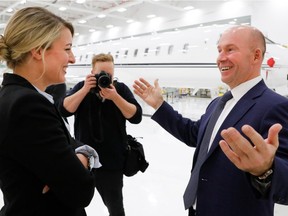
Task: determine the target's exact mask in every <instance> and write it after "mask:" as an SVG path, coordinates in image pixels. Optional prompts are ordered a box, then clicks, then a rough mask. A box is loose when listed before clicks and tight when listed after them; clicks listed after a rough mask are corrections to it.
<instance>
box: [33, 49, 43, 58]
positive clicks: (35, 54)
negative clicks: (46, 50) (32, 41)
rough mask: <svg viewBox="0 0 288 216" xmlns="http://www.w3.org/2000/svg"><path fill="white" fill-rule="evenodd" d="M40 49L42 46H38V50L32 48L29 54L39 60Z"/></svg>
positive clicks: (40, 56) (40, 55)
mask: <svg viewBox="0 0 288 216" xmlns="http://www.w3.org/2000/svg"><path fill="white" fill-rule="evenodd" d="M42 51H43V49H42V48H40V49H38V50H37V49H35V48H34V49H32V50H31V56H32V57H33V58H35V59H37V60H41V59H42Z"/></svg>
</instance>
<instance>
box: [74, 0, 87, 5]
mask: <svg viewBox="0 0 288 216" xmlns="http://www.w3.org/2000/svg"><path fill="white" fill-rule="evenodd" d="M85 2H86V0H76V3H78V4H83V3H85Z"/></svg>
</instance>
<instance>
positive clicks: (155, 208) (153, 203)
mask: <svg viewBox="0 0 288 216" xmlns="http://www.w3.org/2000/svg"><path fill="white" fill-rule="evenodd" d="M209 101H210V99H195V98H187V97H184V98H176V99H173V100H172V99H171V98H170V99H168V102H169V103H171V104H172V106H174V107H175V108H176V109H177V110H179V112H181V113H183V115H185V116H187V117H189V118H192V119H198V117H199V116H200V115H201V114H202V113H203V112H204V111H205V108H206V106H207V104H208V103H209ZM139 102H140V100H139ZM142 106H143V110H144V113H145V114H152V113H153V110H152V109H150V108H149V107H147V106H146V105H144V104H142ZM69 120H70V122H71V124H70V125H72V123H73V119H69ZM127 130H128V133H130V134H132V135H133V136H135V137H143V138H142V139H141V138H139V140H140V142H141V143H142V144H143V145H144V148H145V154H146V159H147V160H148V161H149V164H150V165H149V167H148V169H147V170H146V172H145V173H141V172H139V173H137V174H136V175H135V176H133V177H125V178H124V190H123V191H124V205H125V211H126V215H127V216H136V215H137V216H148V215H150V216H187V212H186V211H185V210H184V205H183V201H182V196H183V192H184V190H185V187H186V184H187V181H188V179H189V172H190V168H191V163H192V157H193V153H194V149H191V148H188V147H187V146H186V145H184V144H182V143H181V142H180V141H178V140H176V139H175V138H174V137H172V136H171V135H170V134H168V133H167V132H166V131H165V130H163V129H162V128H161V127H160V126H158V125H157V124H156V123H155V122H154V121H152V120H151V119H150V117H143V120H142V122H141V123H140V124H138V125H131V124H128V125H127ZM287 184H288V183H287ZM1 195H2V194H1V192H0V207H1V206H2V205H3V200H2V199H1ZM86 211H87V214H88V216H108V213H107V210H106V208H105V206H104V205H103V203H102V201H101V198H100V197H99V195H98V193H97V192H95V195H94V198H93V200H92V201H91V203H90V205H89V206H88V207H87V208H86ZM287 213H288V206H281V205H276V207H275V216H287Z"/></svg>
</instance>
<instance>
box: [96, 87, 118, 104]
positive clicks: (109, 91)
mask: <svg viewBox="0 0 288 216" xmlns="http://www.w3.org/2000/svg"><path fill="white" fill-rule="evenodd" d="M100 89H101V91H100V92H99V93H100V96H101V97H102V98H104V99H108V100H112V101H114V100H116V99H117V98H118V97H119V94H118V92H117V90H116V88H115V86H114V85H112V84H110V86H109V87H108V88H102V87H100Z"/></svg>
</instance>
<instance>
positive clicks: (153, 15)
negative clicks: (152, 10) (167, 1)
mask: <svg viewBox="0 0 288 216" xmlns="http://www.w3.org/2000/svg"><path fill="white" fill-rule="evenodd" d="M154 17H156V15H155V14H150V15H148V16H147V18H154Z"/></svg>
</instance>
